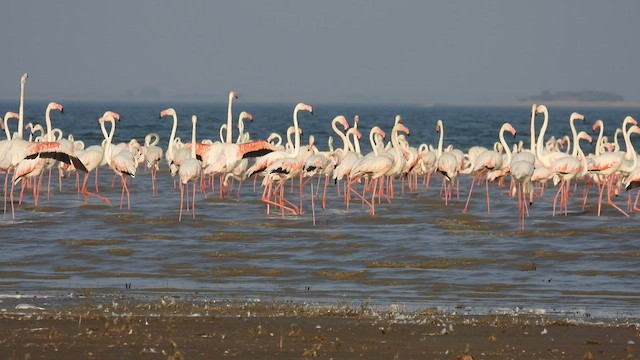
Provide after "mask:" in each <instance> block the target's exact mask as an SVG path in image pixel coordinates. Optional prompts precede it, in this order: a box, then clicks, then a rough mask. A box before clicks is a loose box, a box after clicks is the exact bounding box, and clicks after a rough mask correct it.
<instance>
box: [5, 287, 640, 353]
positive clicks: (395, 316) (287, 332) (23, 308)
mask: <svg viewBox="0 0 640 360" xmlns="http://www.w3.org/2000/svg"><path fill="white" fill-rule="evenodd" d="M2 305H7V306H3V309H2V310H3V312H2V315H0V353H2V354H3V358H5V359H134V358H135V359H218V358H235V359H259V358H262V359H275V358H277V359H301V358H313V357H318V358H324V359H355V358H361V359H629V358H632V359H633V358H636V357H637V355H636V353H637V350H636V347H637V345H636V343H637V342H638V341H640V336H639V335H640V333H639V332H638V328H637V324H635V323H633V322H629V321H621V320H620V321H618V320H608V321H598V320H596V319H592V320H589V321H576V320H568V319H562V318H553V317H550V316H547V315H544V314H519V313H517V312H513V313H509V314H505V313H503V314H486V315H458V314H455V312H451V311H450V312H444V311H441V310H436V309H424V310H416V311H403V309H401V308H398V307H391V308H390V309H389V308H387V309H378V308H375V307H370V306H368V305H367V304H363V305H361V306H359V307H357V306H346V305H324V306H318V305H313V306H311V305H306V304H293V303H261V302H251V303H241V302H216V301H198V302H194V301H190V300H186V299H176V298H171V297H162V298H159V299H158V300H157V301H155V300H153V301H139V300H132V299H128V298H122V299H115V300H114V299H110V300H108V301H106V300H104V299H91V298H87V299H84V300H82V301H81V302H80V303H74V304H73V305H71V306H66V305H61V306H54V307H48V308H42V307H39V306H37V305H30V302H29V301H21V302H20V303H19V304H17V305H13V304H11V307H9V306H8V305H9V304H7V303H6V302H5V303H4V304H2ZM457 310H459V313H462V314H464V312H465V311H464V310H465V309H457Z"/></svg>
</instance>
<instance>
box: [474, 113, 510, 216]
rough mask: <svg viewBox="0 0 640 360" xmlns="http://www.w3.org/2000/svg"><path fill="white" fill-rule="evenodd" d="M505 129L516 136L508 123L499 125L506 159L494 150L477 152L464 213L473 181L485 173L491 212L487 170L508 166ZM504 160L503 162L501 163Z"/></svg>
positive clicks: (489, 211) (508, 157)
mask: <svg viewBox="0 0 640 360" xmlns="http://www.w3.org/2000/svg"><path fill="white" fill-rule="evenodd" d="M505 131H509V132H510V133H511V135H513V136H516V129H514V128H513V126H511V124H509V123H504V124H503V125H502V127H500V131H499V132H498V134H499V135H498V137H499V138H500V144H502V147H503V148H504V150H505V152H506V155H507V158H506V161H505V160H504V159H503V157H502V154H500V153H499V152H497V151H495V150H485V151H483V152H481V153H480V154H478V156H477V157H476V160H475V162H474V164H473V169H472V172H473V178H472V179H471V188H469V195H468V196H467V203H466V204H465V206H464V209H462V213H466V212H467V209H468V207H469V200H471V193H472V192H473V184H474V183H475V181H476V179H477V177H478V176H479V175H485V187H486V189H487V213H488V214H491V199H490V197H489V180H488V179H487V176H486V175H487V172H489V171H493V170H502V169H503V168H505V167H506V166H509V164H510V163H511V150H510V149H509V145H507V142H506V141H505V139H504V133H505ZM503 162H504V164H503Z"/></svg>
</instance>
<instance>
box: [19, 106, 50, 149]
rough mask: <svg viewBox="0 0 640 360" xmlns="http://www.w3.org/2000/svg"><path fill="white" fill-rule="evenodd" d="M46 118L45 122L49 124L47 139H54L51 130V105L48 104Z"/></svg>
mask: <svg viewBox="0 0 640 360" xmlns="http://www.w3.org/2000/svg"><path fill="white" fill-rule="evenodd" d="M44 120H45V123H46V124H47V132H46V138H47V141H53V133H52V132H51V106H47V111H46V112H45V115H44ZM21 137H22V136H21Z"/></svg>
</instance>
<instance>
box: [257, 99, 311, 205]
mask: <svg viewBox="0 0 640 360" xmlns="http://www.w3.org/2000/svg"><path fill="white" fill-rule="evenodd" d="M300 111H308V112H309V113H311V114H313V108H312V107H311V106H309V105H307V104H305V103H298V104H297V105H296V106H295V108H294V109H293V134H294V138H295V141H294V146H293V152H292V153H291V154H286V155H285V156H282V157H279V158H277V159H275V160H274V161H273V162H272V163H271V164H270V165H269V166H267V168H266V169H265V170H264V172H265V177H264V179H263V185H264V187H265V188H264V191H263V193H262V201H263V202H265V203H266V204H267V214H269V205H274V206H279V207H280V208H281V210H282V216H284V211H285V210H287V211H291V212H292V213H293V214H294V215H299V214H300V211H301V209H300V208H299V207H297V206H295V205H293V204H292V203H291V202H289V201H286V200H285V199H284V187H283V186H284V182H285V180H287V179H291V178H293V177H294V176H295V175H297V174H298V173H299V172H300V171H301V170H302V166H303V165H304V162H303V161H301V160H302V159H300V158H299V157H298V155H299V153H300V127H299V125H298V113H299V112H300ZM252 168H253V166H252ZM247 171H255V170H252V169H251V168H250V169H249V170H247ZM301 180H302V178H301ZM274 181H279V182H280V183H279V184H278V187H276V189H275V190H276V191H277V190H278V188H279V190H280V195H279V196H277V195H274V198H275V200H271V194H272V192H271V190H272V186H273V182H274ZM274 194H275V192H274ZM276 200H277V201H276ZM300 201H301V202H302V187H301V188H300Z"/></svg>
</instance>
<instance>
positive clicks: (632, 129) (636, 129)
mask: <svg viewBox="0 0 640 360" xmlns="http://www.w3.org/2000/svg"><path fill="white" fill-rule="evenodd" d="M627 132H628V133H629V134H631V133H634V134H640V127H638V125H632V126H631V127H630V128H629V130H627Z"/></svg>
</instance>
